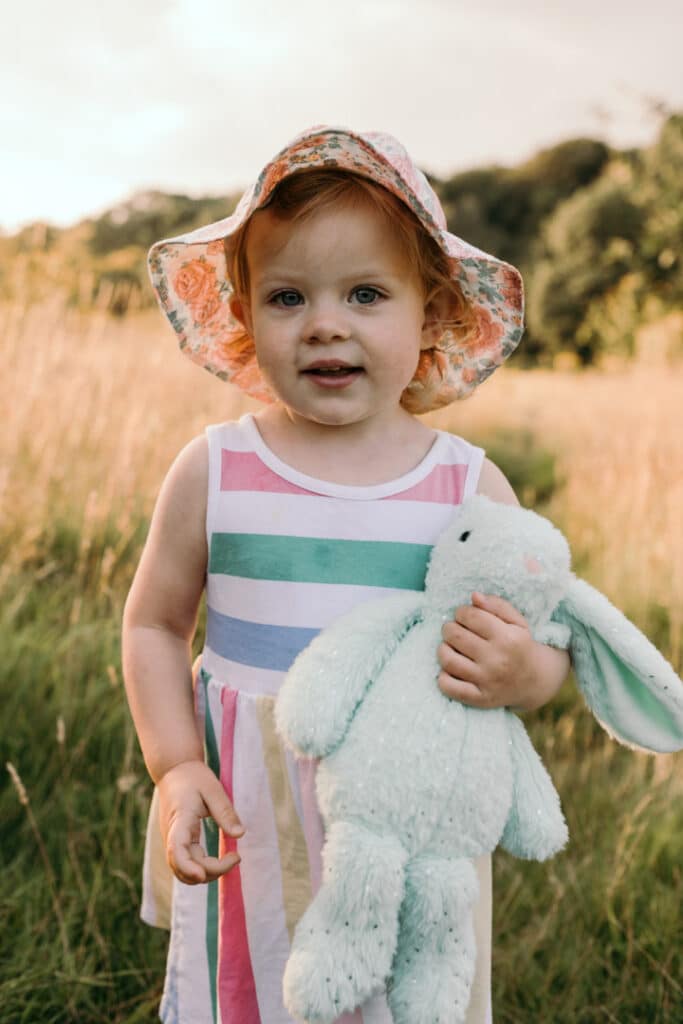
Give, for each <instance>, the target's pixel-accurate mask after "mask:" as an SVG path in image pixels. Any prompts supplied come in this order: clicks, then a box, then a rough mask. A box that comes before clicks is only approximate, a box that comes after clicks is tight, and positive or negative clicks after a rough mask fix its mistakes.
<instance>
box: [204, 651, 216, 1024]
mask: <svg viewBox="0 0 683 1024" xmlns="http://www.w3.org/2000/svg"><path fill="white" fill-rule="evenodd" d="M210 678H211V676H210V675H209V673H208V672H205V671H204V669H201V671H200V673H199V682H200V684H201V685H202V686H203V687H204V752H205V757H206V763H207V764H208V766H209V768H210V769H211V771H212V772H213V773H214V774H215V775H216V776H217V777H218V778H220V774H221V764H220V757H219V755H218V744H217V743H216V734H215V732H214V731H213V722H212V721H211V712H210V710H209V697H208V693H207V685H208V682H209V679H210ZM204 836H205V841H206V852H207V854H208V855H209V857H217V856H218V826H217V825H216V822H215V821H214V820H213V818H204ZM206 888H207V893H206V955H207V959H208V962H209V989H210V991H211V1009H212V1011H213V1024H216V1022H217V1019H218V1007H217V995H216V978H217V973H218V880H215V881H213V882H208V883H207V886H206Z"/></svg>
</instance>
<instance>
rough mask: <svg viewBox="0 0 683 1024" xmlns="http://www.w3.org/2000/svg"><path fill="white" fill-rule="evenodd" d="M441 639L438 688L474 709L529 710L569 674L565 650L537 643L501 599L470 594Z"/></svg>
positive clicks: (547, 697) (522, 620)
mask: <svg viewBox="0 0 683 1024" xmlns="http://www.w3.org/2000/svg"><path fill="white" fill-rule="evenodd" d="M442 636H443V643H441V644H440V645H439V648H438V650H437V657H438V659H439V664H440V665H441V668H442V671H441V673H440V674H439V680H438V682H439V687H440V689H441V690H442V692H443V693H445V694H446V696H447V697H452V698H453V699H455V700H459V701H462V703H463V704H469V705H471V706H472V707H477V708H497V707H512V708H513V709H515V710H521V711H530V710H533V709H535V708H538V707H541V706H542V705H543V704H546V703H547V702H548V701H549V700H551V699H552V698H553V697H554V696H555V694H556V693H557V691H558V690H559V688H560V686H561V685H562V683H563V682H564V679H565V678H566V676H567V673H568V671H569V666H570V662H569V656H568V655H567V653H566V651H560V650H556V649H555V648H552V647H547V646H546V645H545V644H539V643H537V642H536V641H535V640H534V638H533V636H532V635H531V631H530V629H529V624H528V622H527V621H526V619H525V618H524V616H523V615H522V614H521V613H520V612H518V611H517V609H516V608H515V607H514V606H513V605H511V604H510V602H509V601H506V600H504V598H502V597H495V596H493V595H484V594H480V593H477V592H475V593H473V594H472V604H471V605H461V606H460V607H459V608H456V611H455V617H454V620H453V621H452V622H446V623H444V626H443V628H442Z"/></svg>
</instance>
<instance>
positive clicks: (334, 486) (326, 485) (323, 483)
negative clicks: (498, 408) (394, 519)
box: [239, 413, 445, 501]
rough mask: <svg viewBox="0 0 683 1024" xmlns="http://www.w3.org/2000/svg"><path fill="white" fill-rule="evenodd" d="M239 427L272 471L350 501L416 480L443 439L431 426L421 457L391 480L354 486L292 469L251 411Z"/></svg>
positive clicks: (405, 486) (433, 461)
mask: <svg viewBox="0 0 683 1024" xmlns="http://www.w3.org/2000/svg"><path fill="white" fill-rule="evenodd" d="M239 425H240V428H241V429H242V430H243V431H244V433H245V434H246V435H247V437H248V439H249V441H250V443H251V445H252V447H253V449H254V451H255V452H256V454H257V455H258V457H259V458H260V459H261V461H262V462H263V463H264V465H266V466H267V467H268V468H269V469H271V470H272V471H273V472H274V473H277V475H278V476H280V477H282V478H283V479H284V480H288V481H289V482H290V483H293V484H297V485H298V486H299V487H301V488H303V489H304V490H306V491H312V492H313V493H315V494H322V495H326V496H328V497H331V498H348V499H350V500H352V501H354V500H355V501H368V500H369V499H374V498H386V497H389V495H392V494H399V493H400V492H401V491H406V490H408V488H410V487H413V486H415V484H418V483H420V481H421V480H424V478H425V477H426V476H427V475H428V474H429V472H430V471H431V470H432V468H433V467H434V466H435V465H436V464H437V463H438V461H439V456H440V454H441V449H442V447H443V445H444V443H445V441H444V437H445V435H444V432H443V431H441V430H435V431H434V433H435V437H434V441H433V442H432V444H431V446H430V448H429V450H428V451H427V452H426V453H425V454H424V456H423V457H422V459H420V461H419V462H418V463H417V465H416V466H414V467H413V468H412V469H410V470H409V471H408V472H407V473H403V474H402V475H401V476H399V477H396V478H395V479H393V480H385V481H384V482H383V483H380V484H369V485H366V486H364V487H354V486H352V485H350V484H338V483H333V482H332V481H331V480H320V479H318V478H317V477H313V476H308V475H307V474H306V473H302V472H300V471H299V470H298V469H294V467H293V466H290V465H289V464H288V463H286V462H283V460H282V459H281V458H280V457H279V456H277V455H276V454H275V452H274V451H272V449H271V448H269V447H268V445H267V444H266V442H265V441H264V440H263V437H262V436H261V432H260V430H259V429H258V426H257V424H256V420H255V419H254V417H253V415H252V414H251V413H245V414H244V415H243V416H241V417H240V419H239Z"/></svg>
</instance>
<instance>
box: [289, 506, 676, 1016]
mask: <svg viewBox="0 0 683 1024" xmlns="http://www.w3.org/2000/svg"><path fill="white" fill-rule="evenodd" d="M473 590H478V591H481V592H484V593H489V594H499V595H500V596H502V597H504V598H506V599H508V600H509V601H510V602H511V603H512V604H513V605H515V607H517V608H518V609H519V611H520V612H522V614H523V615H524V616H525V617H526V619H527V621H528V623H529V625H530V628H531V630H532V633H533V635H534V636H535V638H536V639H538V640H539V641H541V642H545V643H550V644H553V645H555V646H561V647H566V646H569V649H570V652H571V654H572V659H573V660H574V661H575V670H576V673H577V678H578V680H579V684H580V686H581V688H582V690H583V692H584V695H585V697H586V700H587V703H588V704H589V706H590V707H591V708H592V709H593V710H594V711H595V714H596V716H597V717H598V718H599V719H600V721H601V722H602V723H603V724H604V725H605V728H607V729H608V731H610V732H611V733H612V734H613V735H615V736H616V737H617V738H618V739H621V740H622V741H625V742H628V743H630V744H631V745H638V744H639V745H641V746H643V747H645V748H652V749H657V750H659V749H668V750H671V749H676V748H677V747H681V746H683V686H682V685H681V682H680V680H679V679H678V677H677V676H676V674H675V673H674V672H673V669H671V666H669V665H668V664H667V662H666V661H665V660H664V659H663V658H662V657H661V655H659V653H658V652H657V651H656V650H655V648H653V647H652V645H651V644H649V641H647V640H646V638H645V637H643V636H642V634H640V633H639V632H638V630H636V629H635V627H634V626H632V625H631V623H629V622H628V621H627V620H626V619H624V617H623V616H621V614H620V613H619V612H617V610H616V609H615V608H613V607H612V606H611V605H610V604H609V602H608V601H607V600H606V599H605V598H604V597H602V595H600V594H599V593H598V592H597V591H595V590H593V588H591V587H589V586H588V584H586V583H583V582H582V581H580V580H576V579H575V577H573V575H572V573H571V571H570V555H569V548H568V546H567V543H566V541H565V539H564V537H563V536H562V534H561V533H560V532H559V531H558V530H557V529H556V528H555V527H554V526H553V525H552V524H551V523H550V522H549V521H548V520H547V519H543V518H542V517H541V516H538V515H537V514H536V513H534V512H531V511H529V510H527V509H522V508H519V507H516V506H509V505H499V504H496V503H494V502H492V501H490V500H489V499H487V498H484V497H482V496H476V497H473V498H470V499H468V501H466V502H465V503H464V504H463V505H461V506H460V507H459V508H458V509H457V511H456V512H455V515H454V517H453V520H452V522H451V523H450V524H449V526H448V527H447V529H446V530H445V531H444V533H443V534H442V536H441V537H440V538H439V540H438V541H437V543H436V545H435V547H434V549H433V551H432V555H431V559H430V563H429V568H428V571H427V578H426V582H425V591H424V593H416V592H404V593H401V594H398V595H395V596H391V597H389V598H386V599H384V600H381V601H376V602H372V603H370V604H367V605H364V606H361V607H358V608H356V609H355V610H354V611H352V612H350V613H349V614H348V615H345V616H343V617H342V618H340V619H339V620H337V622H335V623H333V624H332V626H330V627H329V628H328V629H326V630H325V631H324V632H323V633H321V634H320V636H318V637H317V638H316V639H315V640H314V641H313V643H312V644H310V645H309V647H308V648H307V649H306V650H305V651H303V652H302V654H300V655H299V657H298V658H297V659H296V661H295V663H294V665H293V666H292V668H291V669H290V672H289V673H288V676H287V678H286V679H285V682H284V684H283V686H282V688H281V690H280V694H279V696H278V699H277V704H276V720H277V726H278V730H279V732H280V734H281V736H282V737H283V739H284V740H285V742H287V743H288V744H289V745H290V746H291V747H292V748H293V749H294V750H295V751H296V752H297V753H298V754H300V755H304V756H308V757H319V758H322V760H321V763H320V766H319V769H318V776H317V792H318V801H319V805H320V809H321V813H322V815H323V819H324V821H325V826H326V843H325V848H324V850H323V863H324V877H323V884H322V886H321V889H320V891H319V892H318V894H317V895H316V897H315V898H314V900H313V901H312V903H311V905H310V907H309V908H308V910H307V911H306V913H305V914H304V916H303V918H302V919H301V921H300V922H299V925H298V927H297V929H296V934H295V937H294V941H293V945H292V951H291V955H290V958H289V961H288V964H287V968H286V971H285V976H284V982H283V985H284V996H285V1005H286V1006H287V1009H288V1010H289V1012H290V1013H291V1014H292V1016H294V1017H295V1018H296V1019H297V1020H300V1021H305V1022H307V1024H330V1022H332V1021H334V1020H335V1019H336V1018H337V1017H339V1016H340V1015H341V1014H342V1013H344V1012H346V1011H350V1010H353V1009H354V1008H355V1007H356V1006H358V1005H360V1004H361V1003H363V1002H364V1001H365V1000H366V999H367V998H368V997H370V996H371V995H373V994H374V993H376V992H378V991H380V990H382V989H383V988H385V987H386V989H387V993H388V999H389V1004H390V1007H391V1010H392V1015H393V1018H394V1022H395V1024H436V1022H441V1024H459V1022H462V1021H464V1019H465V1015H466V1010H467V1004H468V1000H469V994H470V987H471V983H472V978H473V975H474V966H475V959H476V950H475V946H474V933H473V927H472V913H471V908H472V905H473V903H474V901H475V900H476V896H477V881H476V875H475V872H474V869H473V865H472V861H473V859H474V858H476V857H478V856H481V855H483V854H487V853H490V852H491V851H493V850H494V849H495V848H496V846H497V845H498V844H501V845H502V846H503V847H504V848H505V849H507V850H508V851H509V852H510V853H512V854H514V855H515V856H518V857H526V858H533V859H535V860H544V859H545V858H547V857H550V856H552V855H553V854H554V853H556V852H557V851H558V850H560V849H561V848H562V847H563V846H564V844H565V842H566V840H567V828H566V824H565V821H564V817H563V815H562V811H561V808H560V802H559V797H558V795H557V793H556V791H555V788H554V786H553V784H552V782H551V780H550V777H549V776H548V774H547V772H546V770H545V768H544V767H543V765H542V763H541V761H540V759H539V757H538V755H537V753H536V752H535V750H534V748H533V747H532V745H531V743H530V741H529V738H528V736H527V734H526V731H525V729H524V726H523V725H522V722H521V720H520V719H519V718H518V717H517V716H516V715H514V714H512V713H511V712H509V711H507V710H505V709H503V708H498V709H494V710H490V711H482V710H479V709H475V708H469V707H466V706H465V705H463V704H461V703H459V702H458V701H453V700H450V699H448V698H447V697H445V696H444V695H443V694H442V693H441V691H440V690H439V688H438V685H437V676H438V673H439V665H438V661H437V657H436V650H437V647H438V645H439V643H440V640H441V627H442V624H443V622H444V621H446V620H448V619H450V618H451V617H452V615H453V611H454V609H455V608H456V607H457V606H458V605H461V604H468V603H470V600H471V594H472V591H473ZM551 616H552V618H551ZM594 619H595V620H596V623H595V624H594V625H593V626H591V625H589V623H593V620H594Z"/></svg>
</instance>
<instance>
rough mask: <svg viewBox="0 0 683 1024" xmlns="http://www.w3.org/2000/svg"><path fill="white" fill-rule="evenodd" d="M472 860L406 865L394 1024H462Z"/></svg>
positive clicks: (468, 977)
mask: <svg viewBox="0 0 683 1024" xmlns="http://www.w3.org/2000/svg"><path fill="white" fill-rule="evenodd" d="M477 891H478V883H477V877H476V872H475V869H474V865H473V864H472V862H471V861H469V860H464V859H458V860H445V859H443V858H439V857H426V856H425V857H418V858H415V859H414V860H412V861H410V862H409V863H408V865H407V867H406V894H405V900H404V903H403V905H402V907H401V918H400V930H399V937H398V946H397V949H396V957H395V959H394V963H393V967H392V980H391V983H390V986H389V991H388V997H389V1005H390V1007H391V1012H392V1015H393V1020H394V1022H395V1024H461V1022H463V1021H464V1020H465V1014H466V1013H467V1005H468V1003H469V999H470V989H471V986H472V979H473V977H474V967H475V960H476V950H475V943H474V929H473V926H472V912H471V907H472V903H473V902H474V900H475V899H476V896H477Z"/></svg>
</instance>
